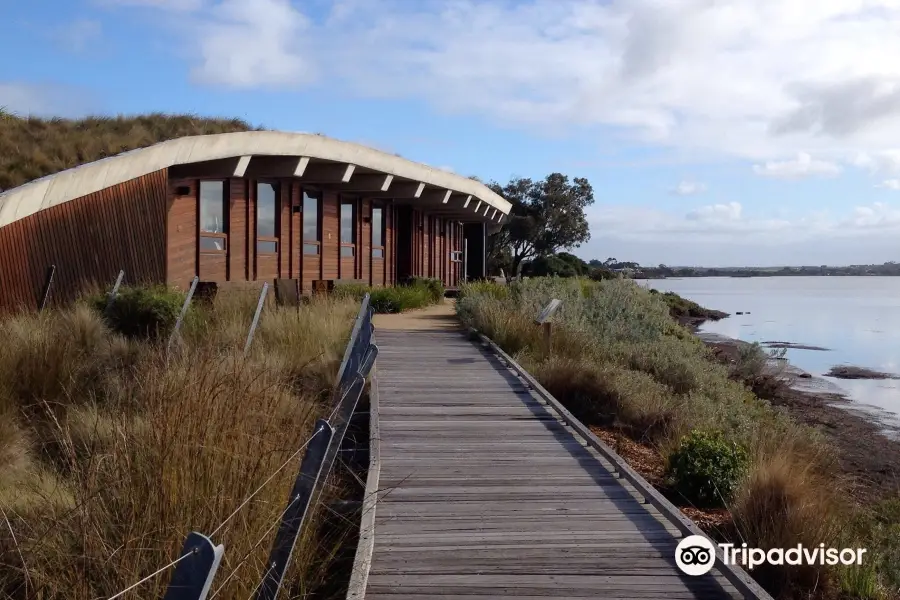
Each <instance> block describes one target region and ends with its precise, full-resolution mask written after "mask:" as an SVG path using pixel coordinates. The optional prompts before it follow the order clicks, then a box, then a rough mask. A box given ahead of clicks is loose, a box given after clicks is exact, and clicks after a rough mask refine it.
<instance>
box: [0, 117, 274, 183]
mask: <svg viewBox="0 0 900 600" xmlns="http://www.w3.org/2000/svg"><path fill="white" fill-rule="evenodd" d="M254 129H261V128H255V127H252V126H251V125H250V124H248V123H246V122H245V121H242V120H240V119H210V118H203V117H198V116H196V115H166V114H160V113H155V114H148V115H140V116H132V117H124V116H119V117H87V118H84V119H78V120H72V119H58V118H52V119H41V118H37V117H19V116H16V115H14V114H12V113H9V112H7V111H4V110H2V109H0V192H2V191H4V190H8V189H11V188H14V187H18V186H20V185H22V184H23V183H27V182H29V181H32V180H34V179H38V178H40V177H44V176H45V175H50V174H52V173H57V172H59V171H64V170H65V169H70V168H72V167H76V166H78V165H81V164H85V163H90V162H94V161H95V160H100V159H101V158H106V157H108V156H114V155H116V154H120V153H122V152H127V151H128V150H134V149H136V148H144V147H146V146H152V145H153V144H157V143H159V142H164V141H166V140H171V139H174V138H179V137H184V136H188V135H204V134H212V133H232V132H236V131H251V130H254Z"/></svg>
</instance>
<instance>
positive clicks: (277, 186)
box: [253, 179, 281, 256]
mask: <svg viewBox="0 0 900 600" xmlns="http://www.w3.org/2000/svg"><path fill="white" fill-rule="evenodd" d="M253 183H254V186H253V200H254V202H253V203H254V204H255V205H256V219H255V222H254V225H255V227H254V231H253V236H254V238H255V239H256V255H257V256H259V255H262V256H277V255H278V250H279V249H280V247H281V236H279V235H278V233H279V231H281V210H280V208H281V182H280V181H276V180H270V179H258V180H256V181H254V182H253ZM260 184H263V185H271V186H272V188H273V191H274V192H275V224H274V228H275V235H274V236H267V235H265V236H261V235H259V186H260ZM260 242H262V243H269V244H271V243H274V244H275V250H273V251H269V250H260V249H259V246H260Z"/></svg>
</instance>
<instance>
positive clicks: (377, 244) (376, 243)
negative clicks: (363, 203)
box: [372, 206, 384, 258]
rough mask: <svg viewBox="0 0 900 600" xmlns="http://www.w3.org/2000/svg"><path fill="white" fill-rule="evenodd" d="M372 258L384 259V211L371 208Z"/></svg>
mask: <svg viewBox="0 0 900 600" xmlns="http://www.w3.org/2000/svg"><path fill="white" fill-rule="evenodd" d="M372 258H384V209H383V208H381V207H380V206H373V207H372Z"/></svg>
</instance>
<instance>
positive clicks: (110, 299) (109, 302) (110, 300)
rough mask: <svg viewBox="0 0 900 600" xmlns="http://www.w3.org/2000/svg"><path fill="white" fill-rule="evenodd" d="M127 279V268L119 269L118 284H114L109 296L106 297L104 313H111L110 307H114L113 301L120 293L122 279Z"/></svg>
mask: <svg viewBox="0 0 900 600" xmlns="http://www.w3.org/2000/svg"><path fill="white" fill-rule="evenodd" d="M123 279H125V270H124V269H123V270H121V271H119V276H118V277H116V284H115V285H114V286H113V289H112V290H111V291H110V292H109V296H107V298H106V309H105V310H104V311H103V314H109V309H110V308H112V305H113V302H115V301H116V296H118V295H119V287H120V286H121V285H122V280H123Z"/></svg>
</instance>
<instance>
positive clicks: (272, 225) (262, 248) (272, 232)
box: [256, 182, 278, 254]
mask: <svg viewBox="0 0 900 600" xmlns="http://www.w3.org/2000/svg"><path fill="white" fill-rule="evenodd" d="M277 227H278V186H277V185H275V184H274V183H263V182H258V183H257V184H256V252H257V253H258V254H276V253H277V252H278V236H277V231H278V229H277Z"/></svg>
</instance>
